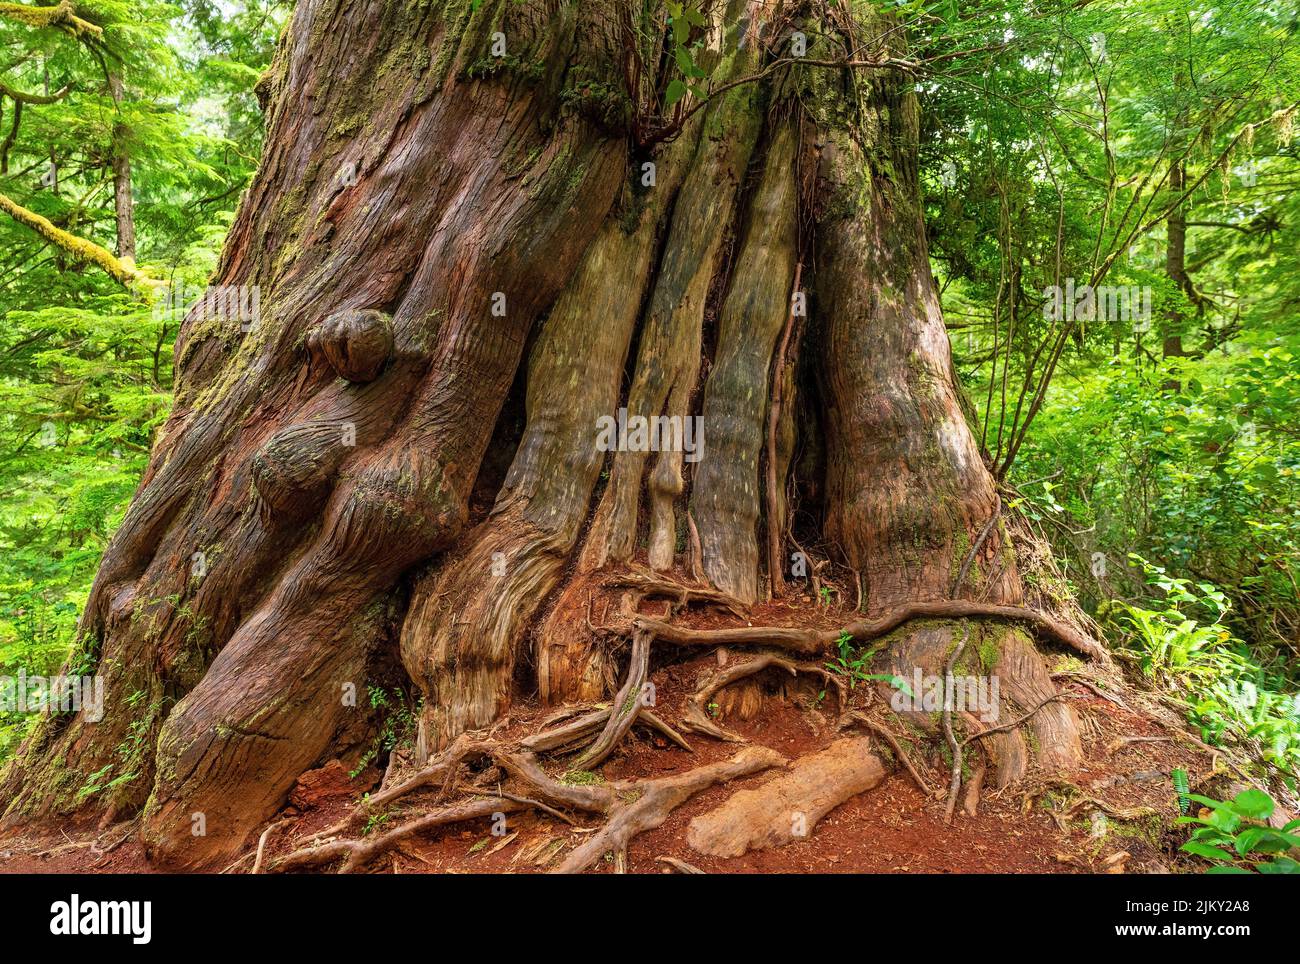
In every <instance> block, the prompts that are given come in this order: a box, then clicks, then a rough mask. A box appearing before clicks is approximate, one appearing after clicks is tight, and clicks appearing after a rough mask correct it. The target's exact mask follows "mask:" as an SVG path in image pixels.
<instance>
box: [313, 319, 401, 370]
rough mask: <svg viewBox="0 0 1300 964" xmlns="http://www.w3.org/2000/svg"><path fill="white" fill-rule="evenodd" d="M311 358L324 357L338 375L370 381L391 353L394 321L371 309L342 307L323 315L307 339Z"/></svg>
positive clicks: (382, 367) (386, 361)
mask: <svg viewBox="0 0 1300 964" xmlns="http://www.w3.org/2000/svg"><path fill="white" fill-rule="evenodd" d="M307 349H308V351H310V352H311V354H312V357H313V358H316V357H324V359H325V361H326V362H327V363H328V364H329V366H330V367H331V368H333V369H334V371H335V372H337V373H338V375H339V377H340V378H345V379H347V380H348V381H350V382H372V381H374V380H375V379H376V378H378V377H379V373H380V372H381V371H383V369H384V366H385V365H387V364H388V359H389V358H390V357H392V354H393V323H392V321H391V319H390V318H389V317H388V315H386V314H384V313H383V312H382V311H376V310H375V309H373V308H344V309H342V310H340V311H336V312H334V313H332V314H330V315H327V316H326V317H325V320H324V321H322V322H321V323H320V325H319V326H318V327H317V328H316V330H315V331H313V332H312V333H311V335H310V336H309V337H308V339H307Z"/></svg>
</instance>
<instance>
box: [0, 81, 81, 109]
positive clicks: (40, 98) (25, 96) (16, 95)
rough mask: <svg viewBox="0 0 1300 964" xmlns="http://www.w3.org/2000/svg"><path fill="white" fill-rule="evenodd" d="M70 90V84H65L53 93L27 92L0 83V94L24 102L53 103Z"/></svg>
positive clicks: (66, 94)
mask: <svg viewBox="0 0 1300 964" xmlns="http://www.w3.org/2000/svg"><path fill="white" fill-rule="evenodd" d="M71 91H72V85H71V84H67V85H65V86H64V87H63V88H62V89H60V90H57V91H55V92H54V93H53V94H29V93H27V92H26V91H25V90H15V89H14V88H13V87H10V86H8V85H6V84H4V83H0V95H3V96H5V97H8V98H9V99H10V100H17V101H22V102H23V103H24V104H53V103H55V102H56V101H60V100H62V99H63V98H64V97H67V96H68V94H69V93H70V92H71Z"/></svg>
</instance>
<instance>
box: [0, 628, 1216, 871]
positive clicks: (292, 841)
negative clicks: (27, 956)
mask: <svg viewBox="0 0 1300 964" xmlns="http://www.w3.org/2000/svg"><path fill="white" fill-rule="evenodd" d="M769 605H771V604H769ZM777 605H778V606H779V605H780V604H777ZM779 615H780V614H774V613H765V614H759V613H755V616H756V617H762V618H765V621H766V619H769V618H770V619H772V621H773V622H780V619H779ZM785 615H787V616H788V615H790V614H788V613H787V614H785ZM774 617H777V618H774ZM1062 659H1063V658H1062ZM716 665H717V659H716V658H715V655H714V654H713V653H709V654H708V655H701V656H697V657H695V658H692V659H689V660H685V661H680V662H675V663H669V664H667V665H663V666H660V667H658V669H657V670H656V671H655V672H654V673H653V674H652V677H651V679H652V682H653V683H654V684H655V689H656V704H655V705H656V712H657V713H658V714H659V715H660V716H662V717H663V718H664V719H665V720H667V721H668V722H669V723H670V724H674V725H675V723H676V721H677V720H678V719H680V709H681V707H682V706H683V704H684V702H685V701H686V699H687V698H688V697H689V696H690V695H691V693H692V692H693V691H694V690H695V688H696V686H697V682H698V680H699V679H700V677H701V676H703V675H706V674H707V673H708V672H709V671H710V670H711V669H713V668H715V667H716ZM1061 665H1062V666H1066V665H1068V666H1070V667H1071V668H1075V669H1077V667H1078V663H1077V661H1069V662H1063V663H1062V664H1061ZM1079 675H1083V674H1078V675H1068V674H1067V675H1063V676H1062V677H1061V678H1060V680H1059V683H1060V685H1061V686H1062V688H1063V690H1064V692H1065V693H1066V698H1067V699H1068V700H1069V702H1070V705H1071V706H1072V707H1073V709H1074V712H1075V713H1076V714H1077V716H1078V718H1079V721H1080V724H1081V725H1080V731H1081V733H1082V735H1083V742H1084V754H1085V759H1084V762H1083V765H1082V767H1081V768H1080V769H1079V770H1077V771H1076V772H1074V773H1071V774H1065V775H1063V778H1064V782H1062V781H1059V780H1058V781H1042V780H1040V779H1039V778H1038V775H1037V774H1035V773H1033V772H1031V774H1030V776H1029V778H1028V780H1027V781H1025V782H1023V783H1021V784H1019V785H1016V786H1012V787H1009V788H1007V789H1006V790H1002V791H998V790H993V789H989V788H985V790H984V792H983V793H982V794H981V795H980V797H979V800H978V803H977V806H976V811H975V815H974V816H971V815H970V814H969V813H967V812H965V810H964V807H963V806H958V808H957V812H956V815H955V816H954V818H953V821H952V823H951V825H947V826H946V825H945V823H944V819H943V816H944V801H943V799H940V797H942V795H943V794H942V793H938V792H937V793H936V798H934V799H927V798H926V797H925V796H924V795H923V794H922V793H921V792H920V790H919V789H918V788H917V786H916V785H915V784H914V783H913V782H912V780H911V779H910V778H909V776H908V774H907V772H906V771H905V770H904V769H903V768H902V767H901V766H898V765H897V764H896V762H894V761H893V757H892V754H890V753H889V751H888V749H887V748H886V747H885V746H884V744H883V743H882V742H881V741H879V740H878V739H877V740H875V746H876V747H877V752H879V753H880V754H881V756H882V758H884V759H886V760H887V761H890V762H891V764H892V769H891V771H890V772H889V774H888V775H887V777H886V778H885V780H884V781H883V782H882V783H881V784H879V785H878V786H876V787H875V788H874V789H871V790H868V791H866V792H864V793H861V794H858V795H857V796H854V797H851V798H850V799H848V800H847V801H845V802H844V803H842V804H841V805H840V806H838V807H836V808H835V809H833V810H832V811H830V812H829V813H828V814H827V815H826V816H825V817H824V818H823V819H822V820H821V821H820V822H819V823H817V824H816V825H815V827H813V828H812V830H811V833H810V834H809V836H808V837H807V838H806V839H803V840H797V841H795V842H793V843H790V844H787V845H785V846H781V847H776V848H770V849H759V850H751V851H750V852H749V853H747V854H745V855H743V856H741V857H736V858H718V857H711V856H706V855H703V854H700V853H697V852H695V851H694V850H693V849H692V848H691V847H690V846H689V844H688V843H687V827H688V825H689V824H690V822H691V820H692V819H693V818H694V817H696V816H699V815H700V814H704V813H707V812H709V811H711V810H714V809H715V808H717V807H718V806H719V805H721V804H722V803H723V802H724V801H725V800H727V799H728V798H729V797H731V795H732V794H734V793H735V792H736V791H737V790H739V789H742V788H744V787H753V786H758V785H761V784H763V783H765V782H767V781H768V780H770V779H771V778H772V775H773V774H772V772H771V771H767V772H761V773H757V774H755V775H753V776H750V777H747V778H743V779H739V780H733V781H731V782H729V783H725V784H720V785H716V786H713V787H711V788H709V789H708V790H705V791H704V792H702V793H700V794H699V795H698V796H696V797H693V798H692V799H690V800H688V801H687V802H686V803H685V804H683V805H682V806H680V807H678V808H677V809H676V810H674V811H673V812H672V813H671V814H670V815H669V817H668V819H667V820H666V822H664V823H663V825H662V826H660V827H658V828H656V829H654V830H651V831H648V832H646V833H644V834H642V835H640V836H638V837H636V838H634V839H633V841H632V842H631V844H630V846H629V848H628V865H627V869H628V871H629V872H632V873H657V872H671V867H670V866H669V865H668V864H667V863H665V862H662V861H661V860H660V859H659V858H663V857H668V858H676V859H677V860H678V861H683V862H685V863H686V864H689V865H692V866H693V867H695V868H698V869H699V870H701V871H704V872H706V873H774V872H776V873H807V872H815V873H863V872H867V873H1151V872H1154V873H1163V872H1170V871H1177V870H1180V869H1191V868H1190V867H1188V866H1186V865H1185V864H1184V863H1183V858H1180V856H1179V854H1178V852H1177V847H1178V844H1179V843H1180V842H1181V841H1182V839H1184V838H1185V833H1181V832H1179V830H1178V829H1174V828H1172V820H1173V819H1174V818H1175V817H1177V816H1178V801H1177V796H1176V794H1175V791H1174V789H1173V786H1172V783H1171V776H1170V774H1171V772H1172V770H1173V769H1174V768H1182V769H1184V770H1186V771H1187V774H1188V777H1189V782H1190V784H1191V786H1192V787H1193V788H1197V787H1198V785H1201V784H1203V783H1204V782H1206V781H1207V780H1208V779H1209V778H1210V776H1211V775H1212V774H1213V772H1214V767H1215V765H1216V761H1215V759H1214V757H1213V755H1212V754H1211V753H1209V752H1207V750H1206V749H1205V748H1203V747H1202V746H1198V745H1197V743H1196V741H1195V739H1194V738H1191V737H1189V736H1187V735H1186V734H1183V733H1182V731H1181V730H1179V729H1178V728H1177V727H1176V726H1175V725H1173V723H1172V720H1173V718H1172V717H1169V718H1168V719H1167V720H1165V721H1164V722H1161V721H1160V720H1159V719H1158V718H1157V717H1156V716H1153V714H1152V713H1151V712H1150V707H1148V706H1143V707H1142V712H1137V711H1134V710H1133V709H1130V704H1129V703H1127V702H1125V699H1122V698H1119V697H1117V696H1116V695H1111V696H1110V698H1109V699H1107V698H1103V697H1102V696H1100V695H1098V693H1097V691H1096V690H1094V689H1092V688H1091V687H1089V686H1087V685H1086V684H1084V683H1081V682H1079ZM763 682H764V684H765V685H764V689H765V691H766V693H765V698H763V699H762V700H761V701H760V702H759V703H758V712H757V713H756V714H755V715H754V716H753V718H751V719H738V718H736V716H734V715H733V716H730V717H728V718H726V719H723V720H721V721H720V722H722V724H723V725H724V726H725V727H727V728H728V729H730V730H731V731H732V732H733V733H736V734H738V735H740V736H743V737H744V738H745V739H746V740H747V741H748V742H749V743H751V744H754V745H763V746H768V747H771V748H772V749H774V750H776V751H778V752H779V753H781V754H782V755H783V756H785V757H787V758H788V759H790V760H794V759H796V758H798V757H802V756H805V755H807V754H810V753H814V752H816V751H818V750H820V749H822V748H823V747H825V746H827V745H828V744H830V743H831V742H833V741H835V740H836V739H838V738H841V737H843V736H844V735H845V734H846V732H847V731H843V730H840V729H838V728H837V720H838V719H839V713H838V709H837V708H836V707H834V705H833V704H834V703H835V697H834V693H833V690H832V692H830V693H828V694H826V696H825V698H824V700H821V701H819V700H818V699H817V693H816V692H815V688H814V690H813V691H809V690H808V689H807V688H806V687H803V688H799V687H792V688H789V689H787V688H786V686H785V684H784V682H783V680H782V679H781V677H780V676H778V675H775V674H774V675H773V676H771V677H769V678H767V679H765V680H764V681H763ZM872 685H874V684H859V685H858V686H857V687H855V689H854V691H853V693H852V694H851V696H850V703H851V704H854V703H858V702H859V701H860V700H865V701H869V700H871V699H876V700H878V699H879V697H878V696H876V697H873V696H871V695H870V693H869V692H868V686H872ZM1100 688H1101V689H1103V690H1104V691H1106V692H1107V693H1108V694H1113V693H1116V692H1123V693H1124V696H1125V697H1126V698H1128V699H1131V698H1132V696H1133V691H1132V690H1122V691H1116V690H1115V689H1114V688H1113V680H1112V681H1110V683H1109V684H1108V683H1107V682H1106V681H1103V685H1102V686H1101V687H1100ZM754 692H755V694H757V692H758V690H757V689H755V691H754ZM1121 704H1123V705H1121ZM545 715H546V711H543V710H542V709H540V708H538V707H536V706H529V705H521V706H516V708H515V709H514V710H513V711H512V712H511V714H510V716H509V717H508V720H507V722H506V724H505V725H504V726H502V727H501V728H499V729H498V730H497V731H496V733H495V736H496V737H497V738H498V739H503V740H508V739H509V738H510V737H512V736H523V735H526V734H528V733H530V732H533V731H534V730H535V729H536V728H537V726H538V721H539V720H540V719H541V718H542V717H543V716H545ZM859 732H861V731H859ZM687 738H688V741H689V742H690V745H691V748H692V752H688V751H686V750H684V749H681V748H679V747H677V746H675V745H674V744H672V743H670V742H669V741H667V740H666V739H664V738H663V737H661V736H659V735H658V734H649V733H646V732H643V731H641V730H640V729H637V730H635V731H634V732H633V734H632V735H631V736H630V737H629V738H628V739H627V740H625V741H624V743H623V745H622V746H621V747H620V748H619V749H618V750H617V751H616V752H615V753H614V755H613V756H611V757H610V759H609V760H608V761H606V763H605V764H604V766H603V768H602V774H601V776H602V777H603V778H605V779H611V780H618V779H633V778H645V777H661V776H666V775H668V774H672V773H676V772H681V771H684V770H687V769H690V768H692V767H695V766H699V765H700V764H702V763H709V762H713V761H716V760H720V759H724V758H726V757H729V756H731V755H732V754H733V753H734V752H735V749H736V747H735V746H734V745H733V744H730V743H726V742H722V741H719V740H715V739H713V738H710V737H706V736H700V735H696V734H689V735H688V737H687ZM916 762H917V764H918V766H919V767H920V768H921V769H922V770H923V771H924V772H925V774H926V778H927V780H928V782H930V783H931V785H932V786H933V787H946V785H947V782H948V781H947V769H948V764H946V763H945V762H944V761H943V760H942V759H940V755H939V754H938V753H937V752H932V753H931V754H930V758H928V759H924V760H920V759H918V760H917V761H916ZM1220 772H1221V771H1220ZM379 777H380V774H379V772H378V771H377V770H376V769H374V768H370V769H369V770H366V771H364V772H362V773H360V774H358V775H356V777H355V778H350V776H349V773H348V771H347V769H346V768H345V767H344V765H343V764H342V763H340V762H339V761H331V763H330V764H328V765H327V766H325V767H323V768H321V769H318V770H314V771H311V772H310V773H308V774H305V775H304V777H303V778H302V779H301V780H300V781H299V784H298V786H297V788H296V789H295V790H294V792H293V794H292V795H291V797H290V804H289V806H288V807H286V809H285V810H284V811H283V812H282V813H281V814H280V818H281V819H284V820H285V822H284V823H283V824H282V825H281V826H280V827H279V828H278V829H277V830H275V831H274V832H273V833H272V834H271V835H270V836H269V838H268V843H267V849H266V858H267V860H268V861H271V860H272V859H273V858H274V857H275V856H277V855H280V854H283V853H287V852H289V851H291V850H293V849H294V848H295V846H296V845H297V844H298V842H300V841H303V840H305V839H306V838H307V837H309V836H310V835H311V834H313V833H315V832H317V831H319V830H321V829H322V828H325V827H328V826H330V825H331V824H333V823H335V822H336V821H337V820H339V819H340V818H341V817H343V816H344V815H345V814H346V813H347V812H348V811H349V810H350V809H351V808H352V806H353V805H354V803H355V802H356V801H357V799H358V798H359V797H360V796H361V794H363V793H364V792H366V791H368V790H370V789H372V788H373V787H374V786H376V785H377V783H378V782H379ZM593 778H594V777H593ZM434 794H435V791H434V790H426V791H420V792H418V793H416V794H413V795H411V796H410V797H409V798H407V799H406V800H405V801H404V806H405V807H418V806H419V805H420V803H421V797H425V798H431V797H432V796H434ZM963 797H964V792H963ZM424 802H428V801H427V799H426V800H425V801H424ZM1103 813H1106V814H1108V816H1106V817H1105V818H1104V819H1103V818H1102V817H1101V816H1099V815H1100V814H1103ZM286 818H287V819H286ZM390 819H392V822H393V823H394V824H395V823H397V822H398V821H397V819H396V817H393V818H390ZM386 822H387V821H381V822H378V823H377V824H376V827H378V828H380V829H383V828H384V827H383V824H384V823H386ZM122 826H123V827H126V825H122ZM598 826H599V820H598V819H596V818H595V817H582V816H579V817H578V818H577V823H576V824H575V825H573V826H570V825H568V824H565V823H563V822H562V821H560V820H558V819H556V818H554V817H552V816H550V815H548V814H546V813H544V812H539V811H532V812H525V813H521V814H514V815H511V816H510V817H509V820H508V822H507V825H506V827H505V828H504V832H503V833H501V834H500V835H496V836H494V835H493V834H492V828H491V824H490V822H489V821H486V820H481V819H480V820H475V821H472V822H466V823H462V824H457V825H452V826H448V827H445V828H442V829H440V830H437V831H433V832H430V833H428V834H426V835H423V836H419V837H414V838H410V839H408V840H405V841H404V842H402V843H401V844H399V845H398V847H397V848H396V849H394V850H393V851H391V852H390V853H388V854H385V855H384V856H382V857H381V858H380V859H378V860H376V861H374V862H372V863H371V864H370V865H368V866H367V867H366V870H367V871H368V872H371V873H405V874H411V873H415V874H421V873H534V872H542V871H545V870H547V869H549V868H550V867H552V866H554V865H555V864H557V863H558V862H559V860H560V859H561V858H562V857H563V855H564V854H565V853H567V852H568V851H569V850H570V849H572V847H573V846H575V845H576V844H577V843H579V842H581V841H582V840H583V839H584V837H585V835H586V834H589V833H591V832H592V831H593V830H594V829H596V828H597V827H598ZM372 829H374V828H372ZM119 840H121V842H120V843H118V842H117V841H119ZM114 844H116V845H115V846H114ZM109 847H111V849H108V848H109ZM606 869H608V868H604V867H597V868H596V872H601V871H602V870H606ZM241 870H242V871H243V872H247V864H245V865H244V866H243V867H242V868H241ZM153 871H154V868H153V867H152V866H151V865H150V864H149V862H148V861H147V859H146V858H145V854H144V850H143V847H142V846H141V844H140V842H139V840H138V838H137V837H136V836H135V835H134V834H128V833H127V832H126V831H125V830H123V831H114V830H113V829H111V828H110V829H109V830H107V831H102V832H100V831H97V830H96V828H94V827H83V828H72V827H68V828H62V829H56V830H54V831H53V832H42V833H39V834H32V833H30V832H29V833H26V834H21V835H12V834H11V835H9V836H7V837H3V838H0V873H56V872H64V873H85V872H95V873H108V874H112V873H149V872H153Z"/></svg>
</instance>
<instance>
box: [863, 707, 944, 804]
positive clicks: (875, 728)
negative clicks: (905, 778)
mask: <svg viewBox="0 0 1300 964" xmlns="http://www.w3.org/2000/svg"><path fill="white" fill-rule="evenodd" d="M854 723H856V724H859V725H861V726H865V727H866V728H867V729H868V730H870V731H871V732H872V733H874V734H876V735H877V736H879V737H880V738H881V739H882V740H884V741H885V742H886V743H888V744H889V747H890V749H892V750H893V751H894V755H895V756H896V757H898V760H899V762H900V763H902V764H903V766H904V768H906V770H907V772H908V774H910V775H911V777H912V782H913V783H915V784H916V788H917V789H918V790H920V791H921V792H922V793H923V794H925V795H926V796H927V797H933V796H934V795H935V790H934V789H933V788H932V787H931V786H930V784H929V783H927V782H926V779H925V777H923V776H921V771H920V770H918V769H917V768H916V764H914V763H913V762H912V758H911V757H910V756H909V755H908V753H907V751H906V750H904V749H903V744H902V743H900V742H899V741H898V737H896V736H894V734H893V733H891V732H890V730H889V728H888V727H886V726H884V725H883V724H881V723H877V722H876V721H875V720H873V719H872V718H871V717H869V716H867V714H866V713H863V712H862V711H861V710H850V711H849V712H848V713H846V714H845V715H844V718H843V719H842V720H841V721H840V726H841V727H845V726H850V725H852V724H854Z"/></svg>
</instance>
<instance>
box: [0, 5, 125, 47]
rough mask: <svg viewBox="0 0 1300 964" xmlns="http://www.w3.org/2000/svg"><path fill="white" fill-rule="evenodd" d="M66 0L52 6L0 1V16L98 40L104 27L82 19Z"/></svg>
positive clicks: (78, 36) (84, 38)
mask: <svg viewBox="0 0 1300 964" xmlns="http://www.w3.org/2000/svg"><path fill="white" fill-rule="evenodd" d="M74 9H75V8H74V7H73V6H72V4H71V3H69V2H68V0H63V2H62V3H60V4H58V5H57V6H53V7H29V6H27V5H26V4H22V3H0V17H3V18H4V19H6V20H16V21H18V22H19V23H25V24H27V26H29V27H55V28H57V29H59V30H62V31H64V32H65V33H69V34H71V35H72V36H74V37H76V38H77V39H78V40H100V39H102V38H103V36H104V28H103V27H100V26H98V25H96V24H93V23H91V22H90V21H89V20H82V19H81V18H80V17H78V16H77V15H76V14H75V13H73V10H74Z"/></svg>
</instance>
